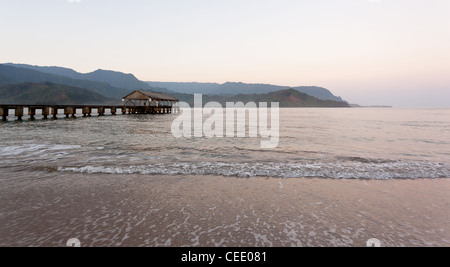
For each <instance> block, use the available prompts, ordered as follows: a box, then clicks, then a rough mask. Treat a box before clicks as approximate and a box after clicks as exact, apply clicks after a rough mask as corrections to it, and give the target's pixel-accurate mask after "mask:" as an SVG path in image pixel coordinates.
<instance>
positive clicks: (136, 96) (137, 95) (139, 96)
mask: <svg viewBox="0 0 450 267" xmlns="http://www.w3.org/2000/svg"><path fill="white" fill-rule="evenodd" d="M123 99H132V100H147V99H153V100H159V101H177V102H178V101H179V100H178V99H176V98H175V97H173V96H171V95H166V94H162V93H155V92H147V91H134V92H133V93H131V94H129V95H127V96H125V97H124V98H123Z"/></svg>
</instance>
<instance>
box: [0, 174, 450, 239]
mask: <svg viewBox="0 0 450 267" xmlns="http://www.w3.org/2000/svg"><path fill="white" fill-rule="evenodd" d="M15 174H16V177H14V179H2V180H1V181H0V185H1V187H0V200H1V202H2V203H4V205H3V206H2V207H0V214H1V217H0V225H1V227H0V246H65V242H67V240H68V239H70V238H78V239H79V240H80V241H81V243H82V246H147V247H158V246H163V247H164V246H168V247H179V246H188V247H205V246H213V247H223V246H226V247H228V246H238V247H240V246H249V247H266V246H268V247H270V246H275V247H301V246H338V247H339V246H365V242H366V241H367V240H368V239H370V238H378V239H379V240H380V241H381V242H382V245H383V246H450V224H449V223H448V220H447V219H446V218H447V215H448V213H449V211H450V195H449V194H448V192H450V179H446V178H439V179H401V180H400V179H398V180H337V179H323V178H319V179H318V178H285V179H283V178H259V177H258V178H234V177H220V176H160V175H157V176H149V175H108V174H89V175H86V174H76V173H60V172H50V173H49V172H42V173H41V174H40V175H39V177H40V178H39V179H30V178H29V177H28V176H29V174H27V173H26V172H23V173H15ZM2 176H3V177H5V176H4V174H2ZM33 177H36V176H35V175H33Z"/></svg>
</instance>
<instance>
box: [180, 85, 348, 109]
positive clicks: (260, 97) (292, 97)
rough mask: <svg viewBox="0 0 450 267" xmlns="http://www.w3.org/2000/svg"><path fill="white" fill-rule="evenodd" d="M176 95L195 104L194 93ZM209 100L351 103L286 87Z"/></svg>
mask: <svg viewBox="0 0 450 267" xmlns="http://www.w3.org/2000/svg"><path fill="white" fill-rule="evenodd" d="M172 95H173V96H174V97H176V98H178V99H179V100H180V101H183V102H186V103H188V104H189V105H190V106H191V107H193V106H194V95H192V94H179V93H177V94H172ZM208 102H218V103H219V104H221V105H222V106H223V107H225V106H226V103H227V102H233V103H236V102H243V103H244V104H245V103H248V102H255V103H256V104H259V102H266V103H271V102H278V103H279V104H280V107H281V108H289V107H330V108H332V107H343V108H348V107H350V105H349V104H348V103H347V102H344V101H335V100H322V99H318V98H316V97H313V96H310V95H307V94H305V93H302V92H299V91H297V90H295V89H292V88H290V89H286V90H280V91H276V92H270V93H267V94H248V95H247V94H239V95H234V96H220V95H212V96H211V95H203V104H206V103H208Z"/></svg>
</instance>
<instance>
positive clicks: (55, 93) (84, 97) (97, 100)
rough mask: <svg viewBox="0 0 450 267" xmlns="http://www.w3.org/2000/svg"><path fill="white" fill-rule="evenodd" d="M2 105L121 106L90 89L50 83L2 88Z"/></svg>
mask: <svg viewBox="0 0 450 267" xmlns="http://www.w3.org/2000/svg"><path fill="white" fill-rule="evenodd" d="M0 95H1V97H0V104H10V105H11V104H21V105H89V104H92V105H94V104H119V103H120V101H118V100H116V99H111V98H107V97H104V96H102V95H100V94H98V93H95V92H93V91H91V90H88V89H83V88H78V87H72V86H67V85H62V84H54V83H50V82H44V83H21V84H13V85H5V86H2V87H0Z"/></svg>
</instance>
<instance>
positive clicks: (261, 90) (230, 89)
mask: <svg viewBox="0 0 450 267" xmlns="http://www.w3.org/2000/svg"><path fill="white" fill-rule="evenodd" d="M147 83H148V84H150V86H159V87H164V88H167V89H169V90H172V91H175V92H178V93H185V94H205V95H236V94H267V93H270V92H276V91H281V90H287V89H289V88H290V87H288V86H278V85H271V84H246V83H232V82H227V83H224V84H218V83H171V82H147ZM293 89H295V90H297V91H299V92H302V93H305V94H307V95H310V96H314V97H317V98H319V99H322V100H335V101H343V100H342V98H340V97H337V96H335V95H333V94H332V93H331V92H330V91H329V90H327V89H325V88H322V87H317V86H299V87H293Z"/></svg>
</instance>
